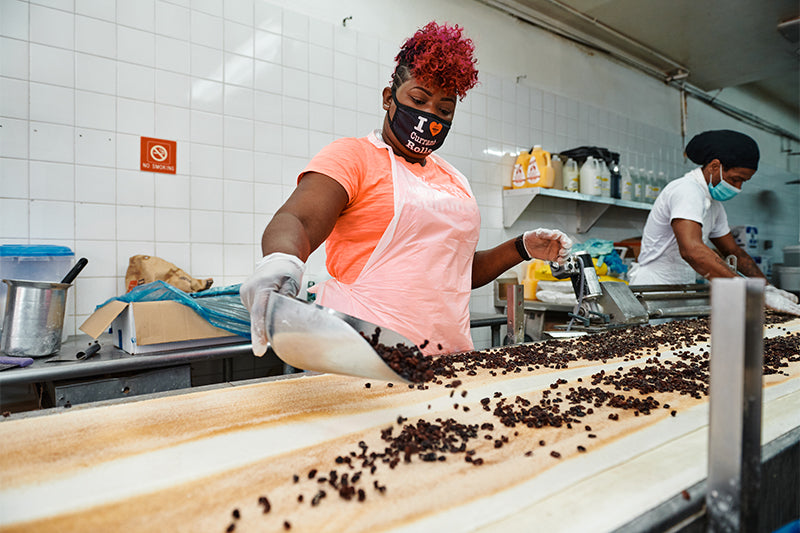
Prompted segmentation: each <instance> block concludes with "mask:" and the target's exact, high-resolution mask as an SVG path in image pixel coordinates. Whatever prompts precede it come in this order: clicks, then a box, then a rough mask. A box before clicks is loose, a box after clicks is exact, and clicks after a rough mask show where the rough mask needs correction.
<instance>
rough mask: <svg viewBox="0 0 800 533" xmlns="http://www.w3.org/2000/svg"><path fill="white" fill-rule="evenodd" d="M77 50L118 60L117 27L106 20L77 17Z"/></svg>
mask: <svg viewBox="0 0 800 533" xmlns="http://www.w3.org/2000/svg"><path fill="white" fill-rule="evenodd" d="M75 49H76V50H77V51H79V52H85V53H87V54H95V55H99V56H104V57H110V58H116V56H117V27H116V26H115V25H114V24H113V23H111V22H106V21H104V20H97V19H94V18H89V17H83V16H77V17H75Z"/></svg>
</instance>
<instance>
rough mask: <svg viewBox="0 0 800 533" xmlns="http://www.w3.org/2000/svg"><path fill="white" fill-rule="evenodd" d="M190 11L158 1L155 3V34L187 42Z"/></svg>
mask: <svg viewBox="0 0 800 533" xmlns="http://www.w3.org/2000/svg"><path fill="white" fill-rule="evenodd" d="M189 14H190V11H189V10H188V9H186V8H185V7H182V6H177V5H175V4H172V3H170V2H165V1H162V0H158V1H157V2H156V11H155V18H156V33H160V34H161V35H167V36H169V37H174V38H175V39H180V40H183V41H188V40H189V27H190V17H189Z"/></svg>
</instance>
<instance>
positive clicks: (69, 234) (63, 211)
mask: <svg viewBox="0 0 800 533" xmlns="http://www.w3.org/2000/svg"><path fill="white" fill-rule="evenodd" d="M30 237H31V239H74V238H75V204H74V203H73V202H56V201H50V200H41V201H40V200H32V201H31V203H30Z"/></svg>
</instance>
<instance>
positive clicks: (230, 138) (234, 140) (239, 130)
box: [224, 117, 253, 150]
mask: <svg viewBox="0 0 800 533" xmlns="http://www.w3.org/2000/svg"><path fill="white" fill-rule="evenodd" d="M224 129H225V131H224V144H225V146H226V147H233V148H241V149H243V150H252V149H253V121H252V120H247V119H243V118H238V117H224Z"/></svg>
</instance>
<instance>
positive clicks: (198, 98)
mask: <svg viewBox="0 0 800 533" xmlns="http://www.w3.org/2000/svg"><path fill="white" fill-rule="evenodd" d="M191 105H192V109H193V110H198V111H208V112H209V113H222V111H223V109H224V97H223V85H222V84H221V83H219V82H216V81H209V80H201V79H194V80H192V104H191Z"/></svg>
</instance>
